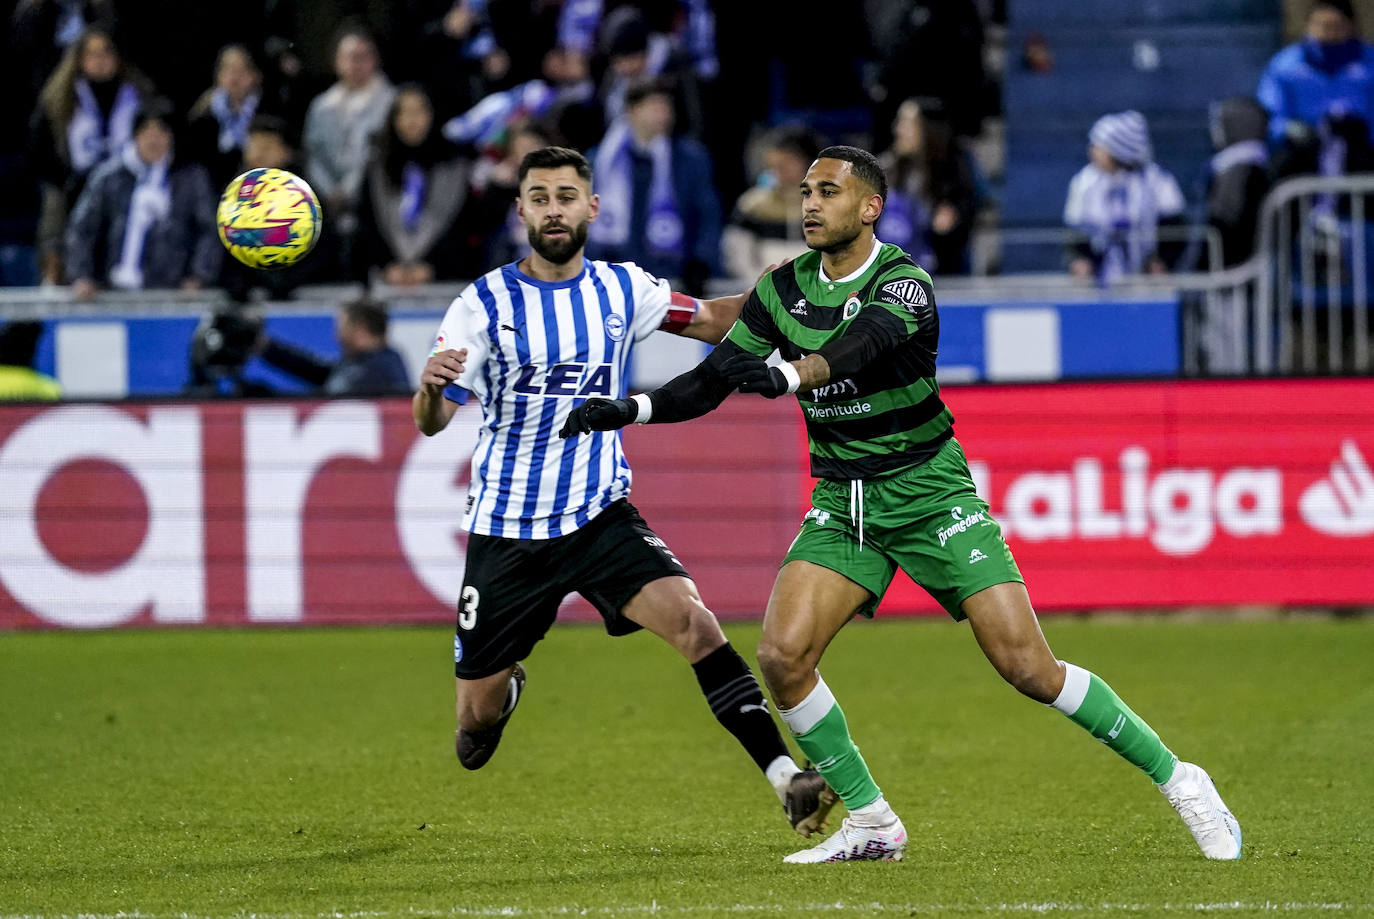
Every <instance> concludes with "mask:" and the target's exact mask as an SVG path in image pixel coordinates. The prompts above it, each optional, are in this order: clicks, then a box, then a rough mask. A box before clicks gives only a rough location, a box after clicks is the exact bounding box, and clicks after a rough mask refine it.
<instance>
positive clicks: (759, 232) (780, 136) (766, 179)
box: [721, 126, 887, 278]
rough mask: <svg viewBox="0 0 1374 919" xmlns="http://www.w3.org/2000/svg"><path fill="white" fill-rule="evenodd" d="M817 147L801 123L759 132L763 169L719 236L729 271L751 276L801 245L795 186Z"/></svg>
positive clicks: (798, 185) (798, 197)
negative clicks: (762, 132)
mask: <svg viewBox="0 0 1374 919" xmlns="http://www.w3.org/2000/svg"><path fill="white" fill-rule="evenodd" d="M820 149H821V147H820V143H819V142H818V141H817V140H816V137H815V135H813V134H812V133H811V131H810V130H809V129H807V128H805V127H803V126H786V127H781V128H776V129H774V130H773V131H771V132H769V134H768V135H766V136H765V138H764V142H763V167H764V168H763V171H762V172H760V173H759V178H758V182H757V183H756V184H755V185H754V187H753V188H751V189H749V190H748V191H746V192H745V193H744V194H743V195H740V198H739V200H738V201H737V202H735V210H734V213H733V214H731V216H730V223H729V225H728V226H726V228H725V233H724V234H723V235H722V237H721V250H722V255H723V256H724V258H725V270H726V272H727V273H728V274H729V275H730V277H732V278H757V277H758V276H759V275H761V274H763V272H764V270H765V269H767V268H768V267H769V266H770V265H777V264H779V263H781V262H782V260H783V259H786V258H791V257H793V256H795V255H797V254H798V253H800V252H802V251H803V250H805V249H806V241H805V239H803V237H802V234H801V221H802V212H801V194H800V192H799V189H800V188H801V183H802V180H803V179H805V178H806V170H807V168H808V167H809V166H810V165H811V163H812V161H813V160H815V159H816V154H817V153H818V152H820ZM883 238H884V240H886V239H887V237H883Z"/></svg>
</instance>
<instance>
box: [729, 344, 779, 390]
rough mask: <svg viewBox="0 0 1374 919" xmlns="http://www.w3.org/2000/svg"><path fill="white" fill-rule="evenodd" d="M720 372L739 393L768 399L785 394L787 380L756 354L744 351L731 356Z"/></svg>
mask: <svg viewBox="0 0 1374 919" xmlns="http://www.w3.org/2000/svg"><path fill="white" fill-rule="evenodd" d="M720 372H721V373H722V374H723V375H724V376H725V379H726V380H727V381H728V382H729V383H730V385H731V386H733V387H735V388H736V389H738V390H739V391H740V392H756V393H758V394H759V395H761V396H767V397H768V398H769V399H776V398H777V397H778V396H783V395H786V394H787V378H786V377H785V376H783V375H782V371H781V370H779V369H778V368H776V367H770V366H768V362H767V361H766V360H764V359H763V358H761V357H759V356H758V355H757V354H750V353H749V352H748V351H745V352H743V353H741V354H732V355H731V356H730V357H728V358H726V359H725V361H724V362H722V363H721V365H720Z"/></svg>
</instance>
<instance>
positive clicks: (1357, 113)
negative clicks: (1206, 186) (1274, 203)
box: [1258, 0, 1374, 175]
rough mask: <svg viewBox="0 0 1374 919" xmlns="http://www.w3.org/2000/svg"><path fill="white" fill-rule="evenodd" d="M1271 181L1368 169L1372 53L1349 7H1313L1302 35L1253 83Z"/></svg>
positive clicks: (1373, 161) (1343, 3)
mask: <svg viewBox="0 0 1374 919" xmlns="http://www.w3.org/2000/svg"><path fill="white" fill-rule="evenodd" d="M1258 96H1259V101H1260V104H1261V105H1263V106H1264V108H1265V109H1266V110H1267V111H1268V112H1269V140H1270V142H1271V143H1272V144H1273V145H1274V146H1275V164H1274V167H1275V171H1276V172H1277V173H1278V174H1279V175H1290V174H1294V173H1311V172H1317V173H1321V174H1322V175H1342V174H1344V173H1348V172H1363V171H1367V170H1369V169H1371V168H1374V146H1372V145H1371V138H1372V137H1374V135H1371V130H1374V47H1371V46H1370V45H1368V44H1367V43H1365V42H1363V41H1361V40H1360V39H1359V37H1357V36H1356V34H1355V13H1354V9H1353V8H1352V6H1351V4H1350V0H1316V2H1314V3H1313V4H1312V6H1311V9H1310V11H1309V12H1308V16H1307V35H1306V37H1305V38H1304V39H1303V40H1302V41H1300V42H1298V43H1296V44H1293V45H1289V46H1288V47H1286V48H1284V49H1283V50H1281V51H1279V53H1278V54H1276V55H1274V57H1273V58H1272V59H1271V60H1270V62H1269V66H1268V67H1266V68H1265V71H1264V74H1263V75H1262V76H1261V77H1260V82H1259V90H1258Z"/></svg>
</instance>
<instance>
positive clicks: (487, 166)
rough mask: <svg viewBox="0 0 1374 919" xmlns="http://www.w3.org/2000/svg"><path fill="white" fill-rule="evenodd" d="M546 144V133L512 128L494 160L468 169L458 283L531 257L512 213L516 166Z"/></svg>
mask: <svg viewBox="0 0 1374 919" xmlns="http://www.w3.org/2000/svg"><path fill="white" fill-rule="evenodd" d="M551 143H553V139H552V136H551V134H550V133H549V132H547V131H545V130H543V129H541V128H540V127H538V126H536V125H534V124H531V123H522V124H517V125H516V126H514V127H513V128H511V129H510V131H508V132H507V136H506V144H505V147H504V148H502V149H501V151H500V152H499V154H492V155H488V156H484V157H482V158H481V159H479V160H478V161H477V162H476V163H475V164H474V165H473V169H472V187H471V189H470V191H469V194H468V203H467V207H465V208H464V210H463V214H462V217H461V218H460V220H459V225H460V226H461V227H462V229H463V232H464V234H465V236H464V238H463V240H462V242H461V243H460V245H459V246H458V251H459V253H460V256H461V258H462V263H461V265H460V266H459V268H458V271H459V275H460V276H461V277H465V278H477V277H481V276H482V275H484V274H486V273H487V272H488V271H490V270H491V269H492V268H495V267H496V266H497V265H506V264H509V263H510V262H514V261H519V260H520V259H522V258H524V257H525V256H527V255H529V254H530V241H529V231H528V230H527V229H526V228H525V223H524V221H522V220H521V219H520V216H519V214H518V213H516V208H515V200H516V198H518V197H519V196H520V182H519V178H518V177H519V173H520V162H521V160H523V159H524V158H525V154H527V153H531V152H533V151H535V150H538V149H539V148H541V147H547V146H549V144H551Z"/></svg>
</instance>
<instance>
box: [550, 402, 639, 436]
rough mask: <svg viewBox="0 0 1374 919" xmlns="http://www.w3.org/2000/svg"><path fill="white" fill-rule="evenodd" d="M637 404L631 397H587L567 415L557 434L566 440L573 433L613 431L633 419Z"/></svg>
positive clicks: (637, 409) (636, 412) (637, 408)
mask: <svg viewBox="0 0 1374 919" xmlns="http://www.w3.org/2000/svg"><path fill="white" fill-rule="evenodd" d="M638 414H639V406H638V404H636V403H635V401H634V400H633V399H595V398H593V399H588V400H587V401H586V402H583V403H582V404H581V405H579V406H578V407H577V408H575V409H573V410H572V412H571V414H569V415H568V420H567V421H565V422H563V427H562V428H560V429H559V431H558V436H559V437H561V438H563V439H564V440H566V439H567V438H569V437H572V436H573V435H575V434H590V433H591V432H592V431H614V430H615V429H616V428H623V427H625V425H627V424H629V423H630V422H632V421H634V420H635V417H636V416H637V415H638Z"/></svg>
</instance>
